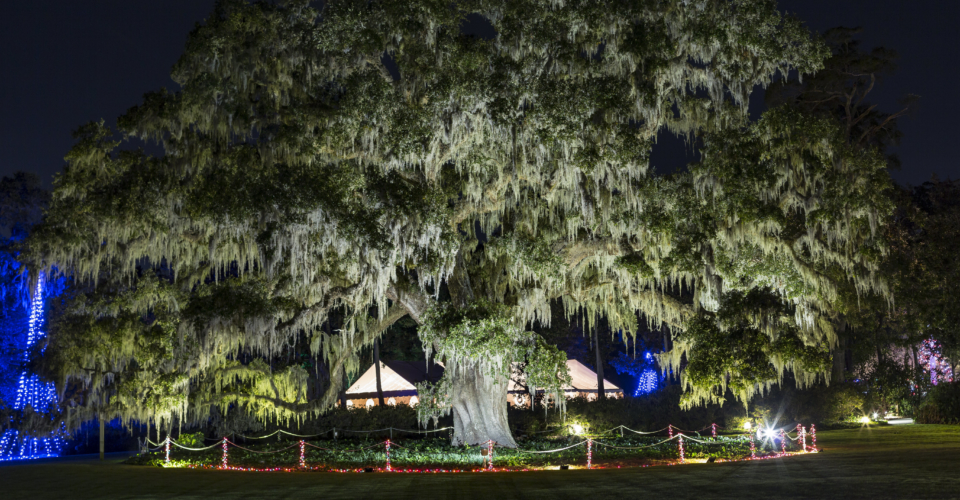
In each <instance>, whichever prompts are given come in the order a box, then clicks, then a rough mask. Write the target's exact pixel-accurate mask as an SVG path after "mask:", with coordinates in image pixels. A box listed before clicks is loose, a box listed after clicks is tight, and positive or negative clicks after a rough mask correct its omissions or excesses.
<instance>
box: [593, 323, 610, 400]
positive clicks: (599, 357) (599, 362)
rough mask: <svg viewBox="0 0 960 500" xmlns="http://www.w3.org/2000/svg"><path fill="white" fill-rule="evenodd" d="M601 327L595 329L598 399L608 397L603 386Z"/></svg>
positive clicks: (594, 347)
mask: <svg viewBox="0 0 960 500" xmlns="http://www.w3.org/2000/svg"><path fill="white" fill-rule="evenodd" d="M598 330H599V328H594V329H593V350H594V351H596V353H597V400H598V401H599V400H601V399H607V393H606V391H604V387H603V356H602V355H601V354H600V334H599V333H597V331H598Z"/></svg>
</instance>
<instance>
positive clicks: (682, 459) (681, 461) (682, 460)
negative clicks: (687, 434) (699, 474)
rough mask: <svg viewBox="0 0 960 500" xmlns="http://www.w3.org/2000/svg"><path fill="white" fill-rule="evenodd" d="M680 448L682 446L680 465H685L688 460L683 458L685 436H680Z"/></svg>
mask: <svg viewBox="0 0 960 500" xmlns="http://www.w3.org/2000/svg"><path fill="white" fill-rule="evenodd" d="M679 446H680V463H682V464H683V463H686V460H685V459H684V457H683V434H680V439H679Z"/></svg>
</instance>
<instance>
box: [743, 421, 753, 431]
mask: <svg viewBox="0 0 960 500" xmlns="http://www.w3.org/2000/svg"><path fill="white" fill-rule="evenodd" d="M743 429H744V430H748V431H749V430H750V429H753V424H752V423H750V422H744V423H743Z"/></svg>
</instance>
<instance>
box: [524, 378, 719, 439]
mask: <svg viewBox="0 0 960 500" xmlns="http://www.w3.org/2000/svg"><path fill="white" fill-rule="evenodd" d="M680 393H681V389H680V386H677V385H672V386H667V387H665V388H664V389H662V390H661V391H659V392H656V393H654V394H650V395H647V396H642V397H637V398H621V399H606V400H603V401H587V400H586V399H585V398H574V399H571V400H568V401H567V411H566V413H565V414H561V413H560V412H558V411H556V410H554V409H550V410H549V411H547V412H544V410H543V407H538V408H537V409H536V411H532V410H530V409H522V408H511V409H510V410H509V420H510V428H511V430H512V431H513V432H514V434H515V435H516V436H517V437H523V436H534V435H537V434H541V433H546V431H549V430H556V432H558V433H561V434H566V433H567V432H566V429H568V428H569V426H570V425H572V424H579V425H581V426H582V427H583V428H584V431H585V432H588V433H595V432H603V431H606V430H608V429H612V428H614V427H617V426H619V425H625V426H627V427H628V428H631V429H635V430H638V431H645V432H648V431H654V430H658V429H663V428H664V427H666V426H667V425H673V426H675V427H679V428H681V429H688V430H697V429H702V428H704V427H706V426H709V425H710V424H712V423H716V424H717V425H719V426H721V427H725V426H726V423H725V421H724V413H723V411H721V408H720V406H719V405H709V406H705V407H700V408H694V409H692V410H687V411H684V410H681V409H680Z"/></svg>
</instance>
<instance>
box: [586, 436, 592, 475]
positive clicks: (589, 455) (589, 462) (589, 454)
mask: <svg viewBox="0 0 960 500" xmlns="http://www.w3.org/2000/svg"><path fill="white" fill-rule="evenodd" d="M587 468H588V469H592V468H593V438H587Z"/></svg>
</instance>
